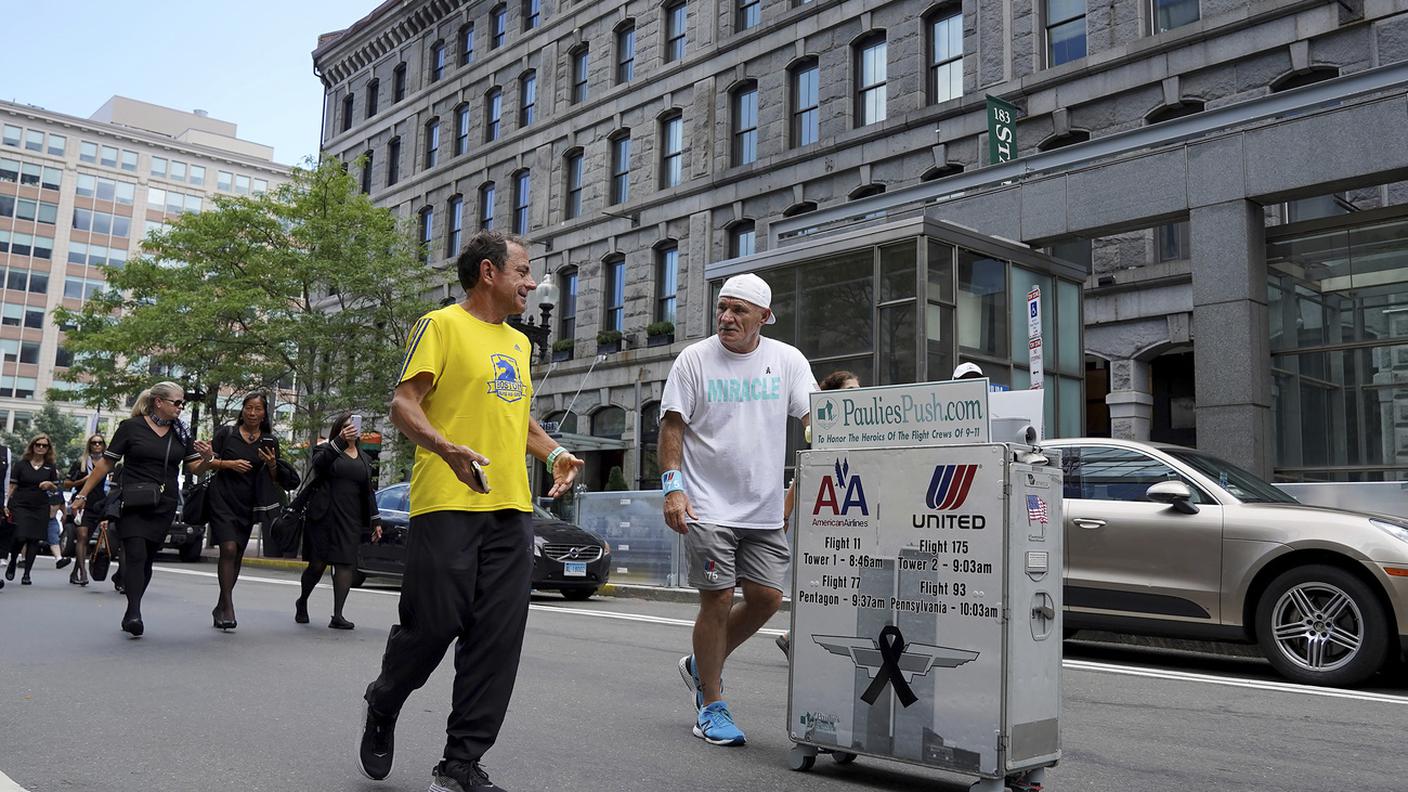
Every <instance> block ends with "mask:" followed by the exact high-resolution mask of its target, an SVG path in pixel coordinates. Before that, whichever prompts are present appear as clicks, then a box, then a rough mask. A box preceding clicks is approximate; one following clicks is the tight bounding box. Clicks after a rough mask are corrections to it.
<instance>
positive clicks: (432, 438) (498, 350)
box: [358, 231, 582, 792]
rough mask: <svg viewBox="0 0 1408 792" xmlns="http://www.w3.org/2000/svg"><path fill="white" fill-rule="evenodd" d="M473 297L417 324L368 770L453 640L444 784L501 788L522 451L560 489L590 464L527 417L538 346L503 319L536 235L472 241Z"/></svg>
mask: <svg viewBox="0 0 1408 792" xmlns="http://www.w3.org/2000/svg"><path fill="white" fill-rule="evenodd" d="M457 264H458V270H459V279H460V284H461V285H462V286H464V290H465V298H464V299H463V300H462V301H460V302H459V303H456V304H455V305H450V306H447V307H445V308H441V309H439V310H436V311H431V312H430V313H428V314H426V315H425V316H423V317H421V319H420V321H418V322H417V323H416V326H415V328H414V329H413V330H412V331H411V336H410V340H409V342H408V347H407V350H406V359H405V363H404V365H403V366H402V370H401V375H400V379H399V383H400V384H398V385H397V386H396V393H395V395H394V396H393V397H392V400H391V423H392V424H393V425H394V426H395V427H396V428H397V429H399V430H401V433H402V434H404V435H405V436H406V437H407V438H409V439H410V440H411V442H413V443H415V444H416V446H417V448H416V459H415V466H414V468H413V469H412V472H411V519H410V532H409V538H408V540H407V541H408V543H407V547H406V570H405V575H404V577H403V578H402V580H401V604H400V623H399V624H397V625H394V626H393V627H392V628H391V635H390V636H389V637H388V638H387V641H386V653H385V655H384V656H383V658H382V668H381V675H380V676H379V677H377V679H376V681H375V682H372V683H371V685H369V686H368V687H367V692H366V695H365V701H366V717H365V719H364V724H363V727H362V736H361V743H360V745H359V748H358V760H359V762H358V764H359V766H360V769H361V770H362V773H363V774H364V775H366V776H367V777H368V778H371V779H373V780H376V781H380V780H381V779H384V778H386V777H387V775H389V774H390V773H391V764H392V758H393V750H394V740H393V737H394V733H395V728H396V716H397V714H398V713H399V712H400V711H401V705H402V704H404V703H405V701H406V698H407V697H408V696H410V694H411V693H412V692H413V691H415V690H416V689H418V688H420V687H421V686H422V685H424V684H425V681H426V679H428V678H429V677H430V674H431V672H433V671H434V670H435V668H436V666H438V665H439V664H440V661H441V659H443V658H444V656H445V649H446V648H447V647H448V646H449V645H450V643H451V642H452V641H453V642H455V684H454V693H453V699H452V705H451V711H450V717H449V722H448V724H447V727H446V732H447V734H448V740H447V742H446V746H445V755H444V761H442V762H441V763H440V764H438V765H436V767H435V770H434V771H433V775H434V783H433V784H432V787H431V788H432V789H437V790H445V792H471V791H472V792H494V790H499V789H500V787H497V786H495V785H494V784H493V783H492V782H491V781H490V780H489V778H488V776H487V775H485V773H484V771H483V769H482V768H481V767H480V766H479V759H480V757H481V756H483V755H484V752H485V751H487V750H489V748H490V746H492V745H493V744H494V740H495V738H496V737H497V736H498V733H499V727H500V726H501V725H502V724H503V720H504V714H505V713H506V712H507V711H508V703H509V697H510V696H511V695H512V693H513V683H514V680H515V678H516V677H517V674H518V657H519V652H520V651H521V649H522V647H523V629H524V626H525V625H526V624H527V621H528V593H529V590H530V587H531V583H532V574H533V524H532V514H533V506H532V494H531V492H530V491H529V488H528V474H527V470H526V469H525V468H524V466H523V456H524V453H525V452H526V453H529V454H532V455H533V456H534V457H536V458H538V459H540V460H543V461H544V462H546V463H547V466H548V469H549V470H550V471H551V472H552V475H553V486H552V490H551V491H550V493H549V494H550V495H551V496H553V497H556V496H557V495H559V494H560V493H562V492H564V491H566V490H567V488H568V487H570V486H571V485H572V482H573V481H574V480H575V479H576V477H577V473H578V471H580V470H581V468H582V461H581V460H580V459H577V458H576V457H575V456H573V455H572V454H571V453H570V452H568V451H567V450H566V449H564V448H563V447H562V446H560V445H558V444H557V442H556V441H554V440H553V439H552V438H550V437H548V435H547V433H546V432H544V431H543V429H542V427H540V426H539V425H538V422H537V421H535V420H533V418H532V416H530V415H529V412H528V406H529V404H530V403H531V402H532V395H533V385H532V383H531V382H530V381H529V377H528V367H529V365H530V364H531V362H532V356H533V347H532V344H531V343H530V342H529V341H528V337H527V336H525V335H523V334H522V333H520V332H519V331H517V330H515V329H513V328H512V327H510V326H509V325H508V324H506V323H505V320H506V319H507V318H508V317H509V316H510V315H512V314H520V313H522V312H523V309H524V308H525V307H526V305H527V300H528V295H529V293H530V292H532V291H533V289H535V288H537V284H536V283H534V281H533V276H532V272H531V270H530V268H529V265H528V243H527V241H526V240H524V239H521V238H519V237H515V236H510V235H507V234H502V233H499V232H497V231H480V232H478V233H476V234H475V235H474V236H472V237H470V239H469V242H468V244H466V245H465V248H464V251H463V252H462V253H461V254H460V257H459V260H458V262H457Z"/></svg>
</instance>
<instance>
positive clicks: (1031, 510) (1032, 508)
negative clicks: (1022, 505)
mask: <svg viewBox="0 0 1408 792" xmlns="http://www.w3.org/2000/svg"><path fill="white" fill-rule="evenodd" d="M1047 522H1049V520H1048V518H1047V516H1046V501H1044V500H1042V499H1041V498H1040V497H1038V496H1036V495H1028V496H1027V524H1028V525H1030V524H1032V523H1041V524H1042V525H1046V524H1047Z"/></svg>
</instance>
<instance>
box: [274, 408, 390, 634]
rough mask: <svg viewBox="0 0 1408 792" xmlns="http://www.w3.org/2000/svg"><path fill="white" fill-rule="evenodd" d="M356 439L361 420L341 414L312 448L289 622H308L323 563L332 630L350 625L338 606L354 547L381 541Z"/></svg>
mask: <svg viewBox="0 0 1408 792" xmlns="http://www.w3.org/2000/svg"><path fill="white" fill-rule="evenodd" d="M361 436H362V416H360V415H356V414H349V413H343V414H342V415H339V416H337V418H336V419H334V420H333V422H332V430H331V432H330V433H329V434H328V437H330V438H331V439H330V440H328V442H326V443H323V444H322V445H320V446H318V447H317V448H315V449H314V450H313V472H312V474H311V475H312V478H311V479H310V480H309V486H310V487H314V488H315V489H314V490H313V492H312V494H311V495H310V496H309V498H308V510H307V511H306V512H305V514H306V515H307V523H306V525H307V527H306V528H305V529H304V532H303V560H305V561H307V562H308V567H307V568H306V569H304V570H303V580H302V583H303V590H302V593H301V595H300V596H299V598H298V601H297V602H295V603H294V615H293V619H294V621H296V622H298V623H299V624H307V623H308V596H309V595H310V594H312V593H313V589H315V588H317V586H318V581H319V580H321V579H322V577H323V571H324V570H325V569H327V567H328V564H332V566H333V575H332V621H330V622H328V627H330V628H332V629H334V630H351V629H353V628H354V627H355V626H356V625H354V624H353V623H352V622H350V621H348V620H347V619H344V618H343V617H342V606H343V604H344V603H346V602H347V592H348V591H349V590H351V588H352V577H353V575H355V574H356V572H357V547H358V545H360V544H361V543H362V535H363V534H365V533H368V532H370V533H371V536H372V541H373V542H376V541H379V540H380V539H381V515H380V514H379V513H378V512H377V508H376V487H375V484H374V483H373V481H372V469H371V465H370V463H368V461H367V457H366V455H365V454H363V453H362V452H361V449H359V448H358V447H357V443H358V440H360V439H361Z"/></svg>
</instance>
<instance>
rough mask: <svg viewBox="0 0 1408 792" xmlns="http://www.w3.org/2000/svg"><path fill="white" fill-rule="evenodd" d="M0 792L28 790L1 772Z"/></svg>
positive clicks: (25, 791)
mask: <svg viewBox="0 0 1408 792" xmlns="http://www.w3.org/2000/svg"><path fill="white" fill-rule="evenodd" d="M0 792H28V790H26V789H25V788H24V787H22V786H20V785H19V784H16V783H15V782H14V781H12V780H11V779H10V777H9V776H7V775H5V773H4V772H3V771H0Z"/></svg>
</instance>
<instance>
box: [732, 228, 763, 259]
mask: <svg viewBox="0 0 1408 792" xmlns="http://www.w3.org/2000/svg"><path fill="white" fill-rule="evenodd" d="M756 251H757V235H756V234H755V232H754V225H753V221H752V220H739V221H738V222H736V223H734V224H733V225H731V226H729V229H728V255H729V258H738V257H739V256H751V255H753V254H754V253H755V252H756Z"/></svg>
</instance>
